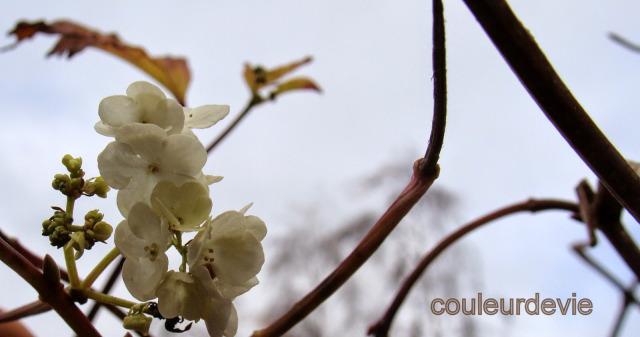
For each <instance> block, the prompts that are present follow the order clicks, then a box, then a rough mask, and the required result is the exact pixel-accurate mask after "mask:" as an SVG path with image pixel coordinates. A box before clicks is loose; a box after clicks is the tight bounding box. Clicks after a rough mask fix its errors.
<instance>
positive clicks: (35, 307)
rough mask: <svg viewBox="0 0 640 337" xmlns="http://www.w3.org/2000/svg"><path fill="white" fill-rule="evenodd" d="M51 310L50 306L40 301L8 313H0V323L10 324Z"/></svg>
mask: <svg viewBox="0 0 640 337" xmlns="http://www.w3.org/2000/svg"><path fill="white" fill-rule="evenodd" d="M49 310H51V306H50V305H48V304H47V303H44V302H42V301H40V300H37V301H33V302H31V303H27V304H25V305H23V306H20V307H17V308H15V309H13V310H10V311H5V312H2V313H0V323H6V322H11V321H15V320H19V319H23V318H25V317H29V316H33V315H38V314H42V313H45V312H47V311H49Z"/></svg>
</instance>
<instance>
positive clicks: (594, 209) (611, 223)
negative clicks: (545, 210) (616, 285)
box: [578, 181, 640, 280]
mask: <svg viewBox="0 0 640 337" xmlns="http://www.w3.org/2000/svg"><path fill="white" fill-rule="evenodd" d="M581 189H582V190H586V189H588V190H590V187H589V186H588V184H587V183H586V182H584V181H583V182H582V183H580V185H579V187H578V192H580V190H581ZM586 193H592V192H586ZM578 195H580V193H578ZM583 199H584V198H583ZM580 203H581V208H586V212H587V213H588V216H589V217H590V221H592V222H593V224H591V225H588V226H589V227H590V226H596V227H597V228H598V229H599V230H600V231H601V232H602V233H603V234H604V235H605V237H606V238H607V240H609V243H611V245H612V246H613V248H614V249H615V250H616V252H617V253H618V255H620V257H622V259H623V260H624V261H625V263H626V264H627V266H629V268H630V269H631V270H632V271H633V273H634V274H635V275H636V279H638V280H640V248H638V246H637V245H636V243H635V242H634V241H633V238H632V237H631V235H629V233H628V232H627V230H626V229H625V228H624V226H623V225H622V222H621V220H620V218H621V216H622V206H620V204H619V203H618V202H617V201H616V199H615V198H614V197H613V196H612V195H611V193H610V192H609V190H608V189H607V188H606V187H605V186H604V185H603V184H602V183H599V184H598V191H597V192H596V193H595V195H593V196H592V197H591V198H589V199H584V200H581V201H580ZM587 220H589V219H587Z"/></svg>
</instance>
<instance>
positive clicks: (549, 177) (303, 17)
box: [0, 0, 640, 337]
mask: <svg viewBox="0 0 640 337" xmlns="http://www.w3.org/2000/svg"><path fill="white" fill-rule="evenodd" d="M510 3H511V5H512V6H513V8H514V10H515V12H516V13H517V14H518V16H519V17H520V18H521V19H522V21H523V22H524V23H525V25H526V26H527V27H528V28H529V29H530V30H531V32H532V33H533V35H534V36H535V37H536V39H537V41H538V42H539V43H540V45H541V47H542V48H543V50H545V51H546V53H547V55H548V57H549V59H550V60H551V62H552V63H553V64H554V66H555V67H556V69H557V70H558V72H559V73H560V74H561V76H562V78H563V79H564V80H565V81H566V82H567V84H568V85H569V86H570V88H571V90H572V91H573V92H574V94H575V95H576V97H577V98H578V99H579V100H580V101H581V103H582V104H583V105H584V107H585V108H586V109H587V111H589V113H590V114H591V116H592V117H593V118H594V119H595V121H596V122H597V123H598V124H599V125H600V126H601V128H602V129H603V130H604V131H605V132H606V133H607V134H608V135H609V137H610V139H611V140H612V141H613V142H614V143H615V144H616V146H617V147H618V148H619V149H620V150H621V152H622V153H623V154H624V155H625V156H627V157H629V158H635V159H640V149H639V147H638V133H637V131H636V128H637V125H638V123H639V122H640V117H639V116H638V114H637V113H636V111H637V110H638V104H639V103H638V100H637V99H636V95H637V88H638V83H640V54H634V53H632V52H629V51H627V50H625V49H623V48H620V47H619V46H617V45H615V44H613V43H612V42H611V41H609V40H608V39H607V38H606V34H607V32H609V31H615V32H618V33H620V34H622V35H624V36H627V37H628V38H630V39H632V40H636V41H640V34H639V31H640V30H639V29H638V28H639V26H638V23H637V22H638V21H637V14H638V13H639V12H640V4H639V3H637V2H635V1H630V0H626V1H623V0H615V1H607V2H606V3H604V2H602V1H595V0H589V1H578V0H571V1H569V0H567V1H553V0H539V1H525V0H517V1H510ZM430 6H431V5H430V2H425V1H405V2H398V1H391V0H373V1H363V0H354V1H316V2H302V1H295V0H275V1H268V2H267V1H258V0H251V1H248V0H247V1H189V2H184V1H182V2H177V1H149V0H145V1H136V2H131V1H124V0H120V1H111V2H102V1H83V2H76V1H56V2H49V1H20V2H5V3H4V6H2V7H3V8H2V11H0V22H2V25H1V27H0V29H3V30H5V31H8V30H9V29H11V28H12V26H13V25H14V24H15V22H16V21H17V20H19V19H29V20H34V19H47V20H52V19H58V18H69V19H72V20H76V21H78V22H80V23H84V24H88V25H90V26H92V27H95V28H98V29H99V30H102V31H105V32H112V31H116V32H118V33H119V34H120V36H121V37H122V38H123V39H124V40H125V41H128V42H131V43H134V44H139V45H142V46H144V47H145V48H146V49H147V50H148V51H149V52H150V53H152V54H154V55H158V54H166V53H170V54H174V55H185V56H187V57H188V58H189V63H190V66H191V69H192V72H193V81H192V83H191V89H190V91H189V95H188V101H189V103H190V105H192V106H197V105H202V104H208V103H216V104H230V105H231V110H232V114H234V113H235V112H237V111H238V110H239V109H240V108H241V107H242V106H243V104H244V102H245V100H246V99H247V92H246V89H245V88H244V85H243V83H242V78H241V69H242V64H243V63H244V62H245V61H250V62H259V63H263V64H265V65H275V64H280V63H282V62H286V61H290V60H294V59H298V58H300V57H302V56H305V55H312V56H314V58H315V61H314V63H312V64H311V65H310V66H307V67H305V68H303V69H302V70H301V71H300V72H299V73H300V74H305V75H310V76H312V77H313V78H315V79H316V80H317V81H318V83H319V84H320V85H321V86H322V87H323V89H324V93H323V94H322V95H320V96H318V95H314V94H309V93H302V94H296V95H290V96H283V97H282V98H281V99H279V100H278V102H277V103H276V104H270V105H266V106H263V107H260V108H259V109H257V110H256V111H254V112H253V113H252V115H251V116H249V118H248V119H247V120H246V121H245V122H244V123H243V124H242V125H241V126H240V127H239V128H238V130H237V131H236V132H235V133H234V134H233V135H232V136H231V137H230V138H229V139H228V140H227V141H225V142H224V143H223V144H222V145H221V146H220V148H219V149H218V150H217V151H216V152H215V153H214V155H213V156H212V157H210V159H209V163H208V164H207V167H206V169H207V170H208V171H209V172H211V173H214V174H219V175H223V176H225V180H224V181H223V182H222V183H220V184H219V185H217V186H215V187H214V188H213V189H212V193H213V194H212V196H213V198H214V210H215V211H217V212H220V211H223V210H226V209H231V208H233V209H237V208H239V207H242V206H244V205H245V204H246V203H247V202H249V201H252V202H254V207H253V208H252V212H253V213H254V214H258V215H260V216H261V217H262V218H264V219H265V220H266V222H267V224H268V225H269V226H270V229H271V230H272V231H274V232H275V231H281V230H286V228H284V226H283V224H287V223H288V216H289V215H290V214H291V213H292V212H293V210H292V207H294V205H299V204H303V203H304V202H305V200H314V195H315V194H320V195H333V194H337V193H339V192H341V191H343V190H344V188H345V185H346V184H348V182H350V181H352V180H353V179H355V178H357V177H359V176H361V175H363V174H365V173H370V172H372V171H375V169H376V168H378V167H379V166H381V165H383V164H385V163H388V162H390V161H394V160H406V159H405V158H406V155H405V154H406V153H412V154H413V155H412V157H415V158H417V157H418V156H420V155H421V154H422V152H423V150H424V147H425V141H426V138H427V136H428V132H429V126H430V116H431V112H430V111H431V109H432V100H431V90H432V86H431V81H430V77H431V61H430V55H431V49H430V48H431V46H430V40H431V35H430V34H431V33H430V27H431V18H430ZM445 12H446V13H445V16H446V20H447V29H448V33H447V38H448V42H447V46H448V62H449V64H448V68H449V111H450V113H449V124H448V129H447V134H446V138H445V145H444V149H443V153H442V160H441V167H442V174H441V177H440V179H439V180H438V181H437V184H440V185H441V186H443V187H445V188H448V189H450V190H452V191H453V192H454V193H455V194H456V195H457V196H458V198H459V199H460V200H461V202H462V205H463V207H462V209H461V215H460V222H461V223H462V222H465V221H467V220H468V219H471V218H474V217H476V216H478V215H480V214H483V213H485V212H487V211H489V210H493V209H495V208H497V207H500V206H502V205H504V204H506V203H509V202H513V201H517V200H523V199H525V198H528V197H530V196H535V197H564V198H573V188H574V186H575V185H576V184H577V182H578V181H579V180H580V179H582V178H583V177H589V178H591V179H592V178H593V175H592V174H591V173H589V171H588V170H587V168H586V166H585V165H584V164H582V162H581V161H580V160H579V158H578V157H577V156H576V155H575V154H574V153H573V152H572V151H571V149H570V148H569V146H568V145H566V144H565V142H564V141H563V140H562V138H561V137H560V136H559V135H558V134H557V132H556V131H555V129H553V127H552V126H551V124H550V123H549V122H548V121H547V120H546V119H545V117H544V115H543V114H542V113H541V112H540V111H539V109H538V108H537V106H536V105H535V104H534V102H533V101H532V99H531V98H530V97H529V96H528V94H527V93H526V92H525V91H524V89H523V88H522V87H521V86H520V83H519V82H518V80H517V79H516V78H515V76H514V75H513V74H512V73H511V72H510V70H509V69H508V67H507V66H506V64H505V63H504V61H503V60H502V59H501V57H500V55H499V54H498V52H497V51H496V50H495V49H494V48H493V46H492V44H491V42H490V41H489V40H488V38H487V37H486V36H485V34H484V32H483V31H482V30H481V29H480V27H479V25H478V24H477V23H476V22H475V20H474V18H473V17H472V16H471V15H470V13H469V11H468V10H467V8H466V7H464V5H463V4H462V2H461V1H447V2H446V3H445ZM0 41H3V43H2V45H4V44H9V43H10V42H11V40H10V39H8V38H4V39H2V40H0ZM53 42H54V39H53V38H50V37H38V38H36V39H34V40H33V41H29V42H26V43H24V44H23V45H21V46H20V47H18V48H17V49H16V50H13V51H11V52H8V53H4V54H0V73H1V74H2V80H1V81H0V115H1V116H2V117H3V119H2V123H1V124H0V140H1V141H2V144H3V146H0V157H2V158H3V164H2V165H0V175H1V176H2V177H4V192H3V193H1V194H0V201H1V202H2V206H1V207H2V210H3V221H2V223H1V224H0V226H2V228H3V230H5V231H6V232H8V233H10V234H12V235H16V236H19V237H20V238H21V240H22V241H23V242H25V243H28V244H29V245H30V246H32V247H33V248H34V250H36V251H38V252H42V253H44V252H48V253H49V254H52V255H54V256H56V257H57V258H60V252H58V251H56V250H55V249H54V248H53V247H50V246H48V245H47V242H46V238H43V237H41V236H40V234H39V231H40V223H41V221H42V219H43V218H45V217H47V216H48V206H49V205H53V204H59V203H61V201H60V198H59V197H58V195H57V194H56V193H54V191H53V190H51V189H50V187H49V186H50V179H51V176H52V175H53V174H54V173H56V172H58V171H59V170H60V165H59V164H58V163H59V159H60V157H61V156H62V155H63V154H64V153H72V154H74V155H81V156H82V157H83V158H84V161H85V163H86V164H85V165H86V167H87V171H88V172H89V174H92V173H93V174H97V168H96V164H95V157H96V156H97V154H98V153H99V151H101V150H102V148H103V147H104V146H105V145H106V143H107V141H108V140H107V139H106V138H104V137H101V136H99V135H97V134H96V133H95V132H94V131H93V129H92V126H93V124H94V122H95V121H96V120H97V118H98V117H97V106H98V103H99V101H100V99H101V98H102V97H105V96H108V95H113V94H119V93H123V92H124V90H125V88H126V87H127V85H128V84H129V83H131V82H133V81H136V80H140V79H148V77H146V76H145V75H144V74H142V73H141V72H140V71H138V70H136V69H134V68H132V67H131V66H129V65H127V64H125V63H123V62H120V61H117V60H115V59H113V58H112V57H111V56H108V55H106V54H104V53H101V52H98V51H93V50H88V51H85V52H83V53H81V54H80V55H77V57H76V58H75V59H74V60H72V61H71V62H67V61H65V60H62V59H56V58H53V59H49V60H47V59H45V58H44V54H45V52H46V51H47V50H48V49H49V48H50V47H51V46H52V44H53ZM224 125H225V123H223V124H222V126H224ZM220 130H221V126H218V127H214V128H213V129H211V130H207V131H205V132H201V133H199V135H200V136H201V139H202V140H203V142H205V143H206V142H208V141H209V140H210V139H212V138H213V137H214V136H215V135H216V134H217V132H219V131H220ZM410 165H411V163H410V162H407V167H408V168H409V167H410ZM114 204H115V202H114V200H112V199H110V200H107V201H103V202H100V203H99V204H98V206H94V205H93V204H89V203H86V202H85V203H84V204H81V206H80V207H86V208H87V209H88V208H90V207H91V208H94V207H101V208H103V209H105V210H106V211H107V212H108V215H107V218H108V219H109V220H110V221H111V222H112V223H113V224H116V223H117V222H118V221H119V220H120V219H119V215H118V213H117V210H116V209H115V207H114V206H113V205H114ZM319 207H322V205H320V206H319ZM382 210H383V209H382V208H381V211H382ZM326 212H335V216H336V217H347V216H349V215H351V214H354V213H355V212H356V210H355V209H353V208H352V207H350V205H349V204H344V205H342V206H340V207H337V208H334V207H332V208H331V209H327V210H326ZM627 222H628V225H629V228H630V229H631V230H632V232H633V233H634V235H635V237H636V238H638V237H640V229H639V228H638V225H637V224H636V223H634V222H633V221H632V219H630V218H628V219H627ZM584 236H585V232H584V230H583V228H582V227H581V226H579V225H576V224H574V223H573V222H572V221H570V220H566V217H565V216H564V215H562V214H560V215H559V214H546V215H540V216H536V217H531V216H528V215H523V216H518V217H513V218H510V219H506V220H503V221H501V223H499V224H495V225H493V226H491V227H490V228H487V229H485V230H482V231H480V232H478V233H476V234H474V235H472V236H471V237H469V239H468V241H467V242H470V243H472V244H473V245H474V247H476V250H477V251H478V252H479V254H481V257H482V268H483V270H484V273H485V275H484V283H485V284H484V285H483V289H476V290H474V291H471V290H470V296H471V295H472V294H474V293H475V291H483V292H484V293H487V294H493V295H494V296H496V297H498V296H504V297H508V296H511V297H519V296H530V295H531V294H533V293H534V292H536V291H539V292H541V293H543V294H545V295H548V296H561V297H568V296H570V295H571V293H572V292H577V293H578V295H579V296H584V297H589V298H591V299H592V300H593V302H594V307H595V309H594V313H593V314H592V315H591V316H588V317H555V318H546V317H529V318H526V317H520V318H517V319H514V320H511V322H510V324H509V326H508V333H505V335H509V336H540V335H567V336H574V335H575V336H577V335H579V336H594V337H595V336H603V335H606V334H607V332H608V331H609V328H610V325H611V323H612V319H613V316H614V314H615V312H616V311H617V309H618V301H619V298H618V294H617V293H615V292H614V291H613V289H612V287H611V286H610V285H609V284H608V283H606V282H605V281H604V280H603V279H602V278H601V277H599V276H598V275H596V274H595V273H594V272H593V271H591V270H590V269H588V268H587V267H585V266H584V265H583V264H582V263H581V262H579V261H578V260H577V259H576V258H575V257H574V256H573V255H572V254H571V253H570V252H569V246H570V244H571V243H573V242H576V241H578V240H581V239H583V238H584ZM266 244H267V248H266V249H267V258H268V239H267V243H266ZM425 249H426V247H425ZM103 252H104V249H96V250H95V251H92V252H90V253H91V254H89V256H91V258H87V261H84V259H83V262H82V265H81V268H82V269H83V270H85V269H86V268H89V265H90V262H92V261H95V260H91V259H92V258H93V259H97V258H98V257H99V256H100V255H101V254H102V253H103ZM595 255H596V256H597V257H598V258H599V259H601V260H602V261H605V262H606V263H607V264H609V265H610V267H611V269H613V270H615V271H616V273H617V274H618V275H620V276H621V277H622V278H624V279H625V280H627V281H629V280H631V274H630V273H629V272H628V270H627V269H626V268H625V267H624V265H623V264H622V263H621V262H620V260H619V259H618V257H617V256H616V254H615V253H614V252H613V251H612V249H611V248H610V247H609V246H608V244H607V243H606V242H603V243H602V244H601V247H599V248H597V249H596V251H595ZM59 260H60V261H62V260H61V259H59ZM461 272H464V271H461ZM0 275H2V280H3V283H4V284H5V285H8V284H10V285H11V287H10V288H9V287H5V288H4V289H3V290H2V291H1V292H0V293H1V294H2V295H3V301H2V304H1V305H2V306H3V307H13V306H16V305H20V304H23V303H25V302H27V301H30V300H32V299H33V298H34V294H35V293H34V292H33V291H32V290H31V289H30V288H29V287H28V286H27V285H26V284H23V283H21V282H19V280H18V278H17V276H14V275H12V274H11V273H10V272H9V271H8V269H7V268H6V267H0ZM277 286H278V285H277V284H264V283H263V284H261V285H260V286H259V287H260V290H259V291H268V289H269V288H273V287H277ZM391 291H392V290H390V292H391ZM246 296H251V293H249V294H248V295H246ZM243 303H248V302H247V301H245V302H243ZM379 305H381V306H382V305H386V303H380V304H379ZM239 311H240V315H241V320H242V318H243V312H246V309H243V308H242V307H240V308H239ZM427 314H428V312H427V309H426V308H425V315H427ZM483 319H484V318H483ZM634 321H635V322H634ZM638 321H639V320H638V310H637V309H636V310H634V311H633V312H632V314H631V315H630V316H629V317H628V320H627V325H626V327H625V333H624V334H623V336H632V334H633V333H632V331H634V330H637V329H638V328H639V327H640V325H638ZM27 323H28V324H29V325H30V326H32V327H33V329H34V331H36V332H37V333H38V335H41V336H45V335H47V334H48V333H50V332H51V331H52V329H55V330H56V331H57V330H60V331H66V330H65V329H67V328H66V327H65V326H64V323H62V321H61V320H59V319H58V318H57V316H55V315H54V314H48V315H43V316H39V317H35V318H30V319H28V320H27ZM109 324H113V321H110V320H103V321H101V323H100V324H99V328H101V329H107V330H105V331H119V330H118V329H115V330H113V329H112V330H109ZM487 324H488V325H491V324H490V323H487ZM254 328H256V326H247V325H246V324H245V325H242V321H241V330H240V331H241V332H240V335H246V334H248V332H249V331H251V330H252V329H254ZM502 328H503V327H502V326H497V327H496V331H490V332H491V333H492V334H500V332H499V329H502ZM64 334H66V332H65V333H64ZM64 334H63V335H64ZM109 335H111V334H109Z"/></svg>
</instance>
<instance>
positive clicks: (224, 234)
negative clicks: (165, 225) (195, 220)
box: [187, 211, 267, 299]
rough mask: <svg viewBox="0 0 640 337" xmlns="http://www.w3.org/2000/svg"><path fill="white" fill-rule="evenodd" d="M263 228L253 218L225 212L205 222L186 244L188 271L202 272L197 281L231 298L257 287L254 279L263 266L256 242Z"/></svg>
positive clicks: (262, 232) (261, 237)
mask: <svg viewBox="0 0 640 337" xmlns="http://www.w3.org/2000/svg"><path fill="white" fill-rule="evenodd" d="M266 233H267V228H266V226H265V224H264V222H263V221H262V220H260V218H258V217H256V216H245V215H244V213H241V212H237V211H228V212H225V213H222V214H220V215H219V216H217V217H216V218H215V219H213V220H209V221H208V222H207V224H206V225H205V228H204V229H203V230H201V231H200V232H199V233H198V234H197V235H196V237H195V238H194V239H193V241H192V242H191V243H190V244H189V251H188V255H187V257H188V260H187V261H188V263H189V270H191V271H196V270H199V268H203V269H204V270H206V271H207V273H206V274H205V273H200V274H199V277H200V278H201V282H203V284H205V286H210V285H211V286H215V287H216V288H217V289H218V291H219V292H220V293H222V294H223V295H224V296H225V297H227V298H230V299H231V298H234V297H236V296H238V295H240V294H242V293H243V292H245V291H247V290H249V289H250V288H251V287H253V286H254V285H256V284H257V283H258V281H257V279H256V277H255V276H256V275H257V274H258V272H259V271H260V269H261V268H262V264H263V263H264V253H263V250H262V244H261V243H260V241H262V239H263V238H264V237H265V235H266Z"/></svg>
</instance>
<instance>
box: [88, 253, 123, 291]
mask: <svg viewBox="0 0 640 337" xmlns="http://www.w3.org/2000/svg"><path fill="white" fill-rule="evenodd" d="M118 256H120V250H118V248H116V247H114V248H113V249H111V251H109V252H108V253H107V255H105V256H104V257H103V258H102V260H100V262H98V264H97V265H96V266H95V267H94V268H93V270H91V272H90V273H89V275H87V277H86V278H85V279H84V281H83V282H82V285H81V288H82V289H87V288H91V286H92V285H93V282H95V281H96V279H97V278H98V277H99V276H100V274H102V272H103V271H104V270H105V269H106V268H107V267H108V266H109V264H111V262H113V260H115V259H116V258H117V257H118Z"/></svg>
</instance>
